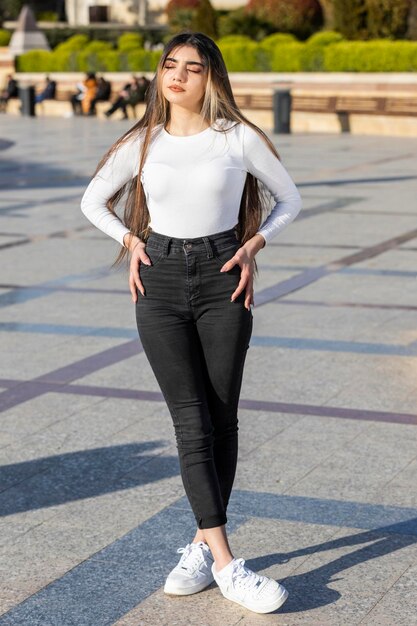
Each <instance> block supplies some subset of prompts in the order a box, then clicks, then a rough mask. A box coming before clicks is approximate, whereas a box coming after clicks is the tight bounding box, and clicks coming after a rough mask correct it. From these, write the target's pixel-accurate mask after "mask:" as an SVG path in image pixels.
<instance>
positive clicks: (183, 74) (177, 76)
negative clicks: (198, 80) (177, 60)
mask: <svg viewBox="0 0 417 626" xmlns="http://www.w3.org/2000/svg"><path fill="white" fill-rule="evenodd" d="M173 78H174V80H179V81H181V82H185V81H186V80H187V68H186V67H185V66H181V65H177V67H176V69H175V72H174V76H173Z"/></svg>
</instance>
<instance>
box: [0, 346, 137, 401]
mask: <svg viewBox="0 0 417 626" xmlns="http://www.w3.org/2000/svg"><path fill="white" fill-rule="evenodd" d="M142 349H143V348H142V346H141V344H140V342H139V339H137V340H134V341H128V342H125V343H123V344H121V345H119V346H115V347H113V348H109V349H107V350H104V351H103V352H98V353H97V354H93V355H92V356H89V357H86V358H84V359H80V360H79V361H75V362H74V363H71V364H70V365H66V366H64V367H60V368H58V369H56V370H52V371H51V372H48V373H46V374H43V375H42V376H38V377H36V378H33V379H32V380H28V381H23V382H22V383H20V384H18V385H14V386H13V387H11V388H9V389H7V390H6V391H3V392H2V393H0V412H3V411H7V410H8V409H10V408H12V407H15V406H16V405H18V404H21V403H22V402H27V401H28V400H32V399H33V398H36V397H38V396H40V395H43V394H44V393H48V391H50V390H51V389H54V390H55V391H57V390H58V389H59V388H60V386H62V385H68V384H69V383H71V382H73V381H75V380H77V379H79V378H83V377H84V376H88V375H89V374H92V373H93V372H96V371H97V370H100V369H103V368H105V367H109V366H110V365H114V364H115V363H119V362H120V361H124V360H125V359H129V358H130V357H132V356H135V355H136V354H139V353H140V352H141V351H142ZM39 383H41V384H40V385H39Z"/></svg>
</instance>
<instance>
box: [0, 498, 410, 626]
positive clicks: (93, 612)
mask: <svg viewBox="0 0 417 626" xmlns="http://www.w3.org/2000/svg"><path fill="white" fill-rule="evenodd" d="M251 518H261V519H271V520H286V521H292V522H298V523H301V524H303V523H304V524H320V525H325V526H334V527H336V528H340V527H342V528H351V529H363V530H366V531H367V532H365V533H362V534H358V533H357V532H355V534H354V535H350V536H347V537H342V538H335V539H332V538H330V539H329V540H328V541H325V542H322V543H319V544H318V545H315V546H314V545H313V546H310V547H307V548H306V550H305V554H304V555H305V556H308V555H309V554H313V553H314V552H317V551H328V550H332V549H335V548H336V547H341V546H351V547H353V548H356V549H357V546H360V547H362V545H363V544H369V543H370V542H373V543H374V545H375V546H376V547H378V546H380V545H381V542H382V543H383V544H384V545H383V546H382V550H381V554H385V553H387V552H393V551H395V550H398V549H400V548H401V547H402V546H405V545H412V544H414V543H416V541H417V539H416V537H417V524H416V518H417V509H414V508H402V507H394V506H383V505H373V504H366V503H361V502H351V501H340V500H325V499H320V498H306V497H302V496H291V495H280V494H272V493H262V492H261V493H259V492H252V491H244V490H235V491H233V492H232V496H231V500H230V504H229V507H228V529H229V532H230V533H231V534H233V533H234V532H236V531H237V530H238V529H239V527H241V526H242V525H244V524H245V523H247V521H249V520H250V519H251ZM194 530H195V529H194V520H193V515H192V513H191V510H190V507H189V504H188V502H187V500H186V497H185V496H182V497H181V498H179V499H177V500H176V501H174V502H173V503H171V504H169V505H168V506H167V507H165V508H164V509H163V510H162V511H159V512H158V513H156V514H155V515H153V516H152V517H150V518H148V519H147V520H146V521H144V522H143V523H142V524H140V525H139V526H137V527H136V528H133V529H132V530H130V531H128V532H127V533H125V534H124V535H122V536H121V537H119V538H118V539H116V540H115V541H113V542H112V543H110V544H109V545H108V546H106V547H104V548H102V549H101V550H99V551H98V552H96V553H95V554H93V555H92V556H91V557H90V558H87V559H86V560H84V561H83V562H82V563H80V564H79V565H77V566H76V567H74V568H72V569H71V570H70V571H68V572H66V573H65V574H64V575H63V576H62V577H60V578H57V579H55V580H54V581H52V582H51V583H49V584H48V585H46V586H45V587H43V588H41V589H40V590H39V591H37V592H35V593H34V594H32V595H31V596H29V597H28V598H26V599H25V600H24V601H23V602H21V603H20V604H18V605H17V606H15V607H13V608H12V609H10V610H9V611H7V612H6V613H4V614H3V615H2V616H1V617H0V625H1V626H12V625H13V626H16V625H17V624H32V625H33V626H41V625H46V624H57V623H58V622H59V626H73V625H74V624H77V626H91V624H94V626H108V625H109V624H114V623H115V622H116V621H117V620H118V619H120V618H121V617H123V615H126V613H128V612H129V611H131V610H132V609H133V608H134V607H136V606H138V605H139V604H140V603H141V602H143V601H144V600H145V599H146V598H147V597H148V596H150V595H151V594H152V593H154V592H155V591H156V590H157V589H159V588H161V586H162V585H163V583H164V580H165V577H166V573H167V571H169V570H170V569H171V568H172V567H173V566H174V565H175V563H176V562H177V555H176V554H175V552H174V550H173V549H172V546H178V545H182V544H183V542H184V537H187V536H191V534H192V533H193V532H194ZM359 550H360V548H359ZM353 554H354V552H353V553H349V554H348V557H349V559H348V562H346V564H345V565H344V566H343V565H341V567H340V569H341V570H342V571H343V569H344V567H351V566H352V563H353V561H352V558H351V557H352V556H353ZM377 554H378V553H377V552H375V555H374V556H372V557H371V556H370V557H369V558H375V556H377ZM295 556H298V554H297V553H288V554H281V553H274V554H269V555H264V556H259V557H257V558H256V559H251V560H248V565H249V567H253V568H254V569H256V570H262V569H265V568H267V567H270V566H271V565H272V564H274V565H276V564H279V563H281V562H286V561H288V560H289V559H290V558H293V557H295ZM361 561H363V558H362V559H361V560H360V561H359V562H361ZM139 579H140V584H139V583H138V581H139ZM303 590H304V588H302V589H300V592H301V591H303Z"/></svg>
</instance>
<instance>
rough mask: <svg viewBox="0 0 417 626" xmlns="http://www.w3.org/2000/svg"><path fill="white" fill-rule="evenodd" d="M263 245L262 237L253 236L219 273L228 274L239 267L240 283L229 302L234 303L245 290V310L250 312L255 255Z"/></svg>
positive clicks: (252, 302)
mask: <svg viewBox="0 0 417 626" xmlns="http://www.w3.org/2000/svg"><path fill="white" fill-rule="evenodd" d="M264 245H265V239H264V238H263V237H262V235H254V237H252V238H251V239H249V241H247V242H246V243H245V244H244V245H243V246H242V247H241V248H239V250H238V251H237V252H236V254H235V255H234V256H232V258H231V259H230V260H229V261H227V263H225V264H224V265H223V267H222V268H221V270H220V271H221V272H229V271H230V270H231V269H232V267H234V266H235V265H239V267H240V281H239V284H238V286H237V287H236V289H235V291H234V292H233V293H232V297H231V301H232V302H234V301H235V300H236V298H237V297H238V296H239V295H240V294H241V293H242V291H243V290H245V308H246V309H248V310H250V307H251V305H252V306H253V305H254V304H255V303H254V299H253V270H254V259H255V255H256V254H257V252H259V250H260V249H261V248H263V247H264Z"/></svg>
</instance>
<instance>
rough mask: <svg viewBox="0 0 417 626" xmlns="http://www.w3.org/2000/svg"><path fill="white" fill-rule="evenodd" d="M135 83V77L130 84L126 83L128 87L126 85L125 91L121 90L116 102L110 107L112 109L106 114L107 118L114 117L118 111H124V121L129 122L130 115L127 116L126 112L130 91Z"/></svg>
mask: <svg viewBox="0 0 417 626" xmlns="http://www.w3.org/2000/svg"><path fill="white" fill-rule="evenodd" d="M134 81H135V77H134V76H133V77H132V81H131V82H130V83H126V85H124V87H123V89H121V90H120V91H119V93H118V95H117V98H116V100H115V101H114V102H113V104H112V106H111V107H110V109H108V110H107V111H106V112H105V116H106V117H110V115H113V113H114V112H115V111H117V110H118V109H122V111H123V119H124V120H127V119H129V117H128V114H127V110H126V106H127V104H128V103H129V96H130V90H131V89H132V85H133V83H134Z"/></svg>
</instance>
